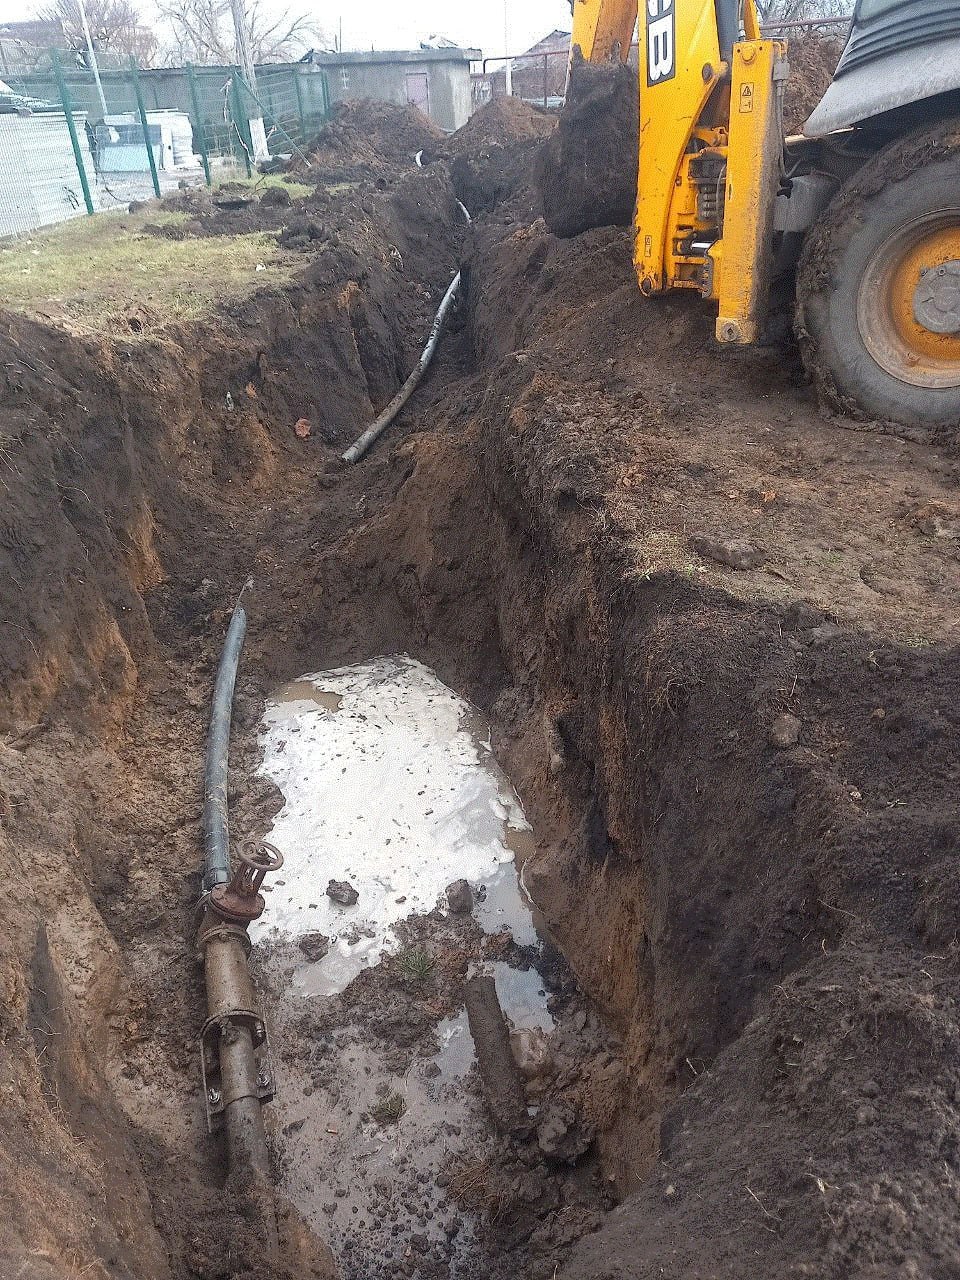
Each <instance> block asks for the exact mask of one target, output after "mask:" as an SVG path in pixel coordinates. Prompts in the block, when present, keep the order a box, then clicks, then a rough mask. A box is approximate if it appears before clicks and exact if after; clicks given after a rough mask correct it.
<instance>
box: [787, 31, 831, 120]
mask: <svg viewBox="0 0 960 1280" xmlns="http://www.w3.org/2000/svg"><path fill="white" fill-rule="evenodd" d="M844 43H845V42H844V39H843V37H842V36H826V35H821V34H819V33H818V32H813V31H812V32H808V33H806V34H805V35H802V36H800V37H798V38H797V39H795V40H791V41H790V50H789V56H790V79H789V80H788V81H787V87H786V92H785V94H784V99H783V127H784V131H785V132H786V133H799V132H800V131H801V129H802V128H803V126H804V123H805V121H806V119H807V117H808V116H809V115H810V113H811V112H812V111H813V109H814V107H815V106H816V105H817V103H818V102H819V101H820V99H821V98H822V97H823V95H824V94H825V93H826V91H827V88H828V86H829V84H830V81H831V80H832V79H833V73H834V71H835V70H836V69H837V63H838V62H839V61H840V55H841V53H843V46H844Z"/></svg>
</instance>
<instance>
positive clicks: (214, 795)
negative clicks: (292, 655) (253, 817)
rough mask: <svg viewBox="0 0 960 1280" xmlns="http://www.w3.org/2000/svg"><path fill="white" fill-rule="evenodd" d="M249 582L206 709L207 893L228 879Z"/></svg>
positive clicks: (240, 602) (205, 830)
mask: <svg viewBox="0 0 960 1280" xmlns="http://www.w3.org/2000/svg"><path fill="white" fill-rule="evenodd" d="M252 586H253V579H252V578H251V579H249V580H248V581H247V582H246V583H245V584H244V587H243V590H242V591H241V592H240V596H239V598H238V600H237V603H236V605H235V606H234V610H233V615H232V617H231V618H230V625H229V627H228V628H227V637H226V640H225V641H224V644H223V654H222V656H221V658H220V666H219V667H218V668H217V679H216V683H215V684H214V686H213V705H212V707H211V709H210V733H209V736H208V738H207V763H206V773H205V778H204V796H203V846H204V864H203V889H204V892H205V893H209V892H210V890H211V889H213V888H214V887H215V886H216V885H218V884H226V883H227V881H228V880H229V879H230V826H229V820H228V816H227V775H228V772H229V762H230V722H231V719H232V716H233V691H234V687H235V685H236V683H237V668H238V666H239V664H240V651H241V650H242V649H243V641H244V637H245V636H246V634H247V611H246V609H245V608H244V603H243V597H244V594H245V593H246V592H247V591H248V590H249V589H250V588H251V587H252Z"/></svg>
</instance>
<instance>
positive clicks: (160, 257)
mask: <svg viewBox="0 0 960 1280" xmlns="http://www.w3.org/2000/svg"><path fill="white" fill-rule="evenodd" d="M185 220H186V219H185V215H183V214H179V213H166V212H162V211H158V210H156V209H154V210H149V209H148V210H141V211H140V212H138V213H135V214H130V213H100V214H97V215H96V216H94V217H92V218H86V217H82V218H74V219H73V220H72V221H70V222H66V223H63V224H61V225H60V226H58V227H53V228H51V229H50V230H49V231H43V232H38V233H36V234H35V235H32V236H30V237H29V238H26V239H23V240H19V241H16V242H12V243H8V244H6V245H0V299H2V301H3V305H4V306H5V307H7V308H9V309H10V310H12V311H20V312H26V313H28V314H31V315H36V316H40V317H42V318H44V319H52V320H61V321H67V322H69V323H70V324H71V326H72V327H74V328H79V329H85V330H90V331H94V332H109V331H117V330H119V331H122V332H124V333H126V334H128V335H129V334H133V335H134V336H136V335H140V336H143V335H145V334H147V333H150V332H155V331H156V330H158V329H162V328H163V327H164V326H165V325H168V324H170V323H172V322H175V321H183V320H198V319H201V318H203V317H204V316H207V315H209V314H210V313H211V312H213V311H214V310H216V308H217V306H218V305H220V304H221V303H223V302H227V301H232V300H235V299H239V298H242V297H244V296H247V295H249V294H250V293H252V292H253V290H254V289H255V288H258V287H260V286H262V285H265V284H277V283H280V282H282V281H284V280H287V279H289V278H290V277H291V275H292V274H293V272H294V270H295V268H296V260H295V259H294V258H293V256H292V255H289V254H284V253H283V252H282V251H281V250H280V248H279V246H278V245H277V242H276V240H275V239H274V237H273V236H269V235H265V234H263V233H260V232H257V233H254V234H250V235H240V236H209V237H194V236H190V237H187V238H186V239H183V240H173V239H170V240H168V239H166V238H164V237H163V236H156V235H150V234H147V233H145V231H144V227H145V226H146V225H147V224H152V225H154V226H164V225H169V226H175V225H176V224H178V223H181V222H184V221H185Z"/></svg>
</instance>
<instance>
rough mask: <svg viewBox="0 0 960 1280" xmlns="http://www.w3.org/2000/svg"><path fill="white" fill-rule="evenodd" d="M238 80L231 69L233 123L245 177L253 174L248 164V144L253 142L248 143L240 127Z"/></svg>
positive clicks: (241, 104)
mask: <svg viewBox="0 0 960 1280" xmlns="http://www.w3.org/2000/svg"><path fill="white" fill-rule="evenodd" d="M239 80H240V77H239V75H238V74H237V72H236V71H235V70H234V71H231V72H230V82H231V86H232V90H233V124H234V128H235V129H236V131H237V134H238V136H239V138H240V150H241V151H242V152H243V162H244V164H245V166H246V170H247V177H248V178H249V177H251V176H252V175H253V167H252V165H251V164H250V146H252V145H253V144H252V143H250V144H249V145H248V143H247V139H246V138H245V137H244V136H243V130H242V129H241V128H240V121H241V120H242V119H243V103H242V102H241V101H240V84H239Z"/></svg>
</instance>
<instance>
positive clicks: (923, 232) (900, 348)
mask: <svg viewBox="0 0 960 1280" xmlns="http://www.w3.org/2000/svg"><path fill="white" fill-rule="evenodd" d="M796 331H797V337H798V339H799V341H800V349H801V352H802V354H803V360H804V364H805V365H806V367H807V370H808V372H809V373H810V375H811V377H812V378H813V381H814V383H815V385H816V387H817V390H818V393H819V395H820V397H821V399H822V400H824V401H825V402H826V403H827V404H828V405H830V406H831V407H832V408H834V409H837V410H839V411H841V412H845V413H848V414H851V415H852V416H854V417H857V418H860V419H863V418H867V419H875V420H880V421H893V422H897V423H903V424H905V425H908V426H912V427H921V428H941V429H942V428H953V429H958V428H960V120H956V119H954V120H948V121H943V122H941V123H940V124H938V125H937V126H935V127H933V128H925V129H923V130H920V131H918V132H916V133H911V134H908V135H906V136H905V137H902V138H899V139H897V141H895V142H893V143H891V144H889V145H888V146H887V147H885V148H884V149H883V150H882V151H881V152H879V153H878V154H877V155H876V156H874V157H873V159H872V160H870V161H868V162H867V164H865V165H864V166H863V168H862V169H860V170H858V171H857V173H855V174H854V175H853V177H852V178H851V179H849V180H848V181H847V183H846V184H845V185H844V186H843V187H842V188H841V190H840V191H839V192H838V194H837V195H836V196H835V197H834V199H833V201H832V202H831V204H830V205H829V206H828V208H827V210H826V212H825V213H824V215H823V217H822V218H821V220H820V222H818V223H817V224H816V225H815V226H814V227H813V228H812V229H811V230H810V232H809V233H808V235H807V238H806V242H805V244H804V247H803V252H802V254H801V258H800V266H799V271H798V274H797V312H796Z"/></svg>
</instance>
